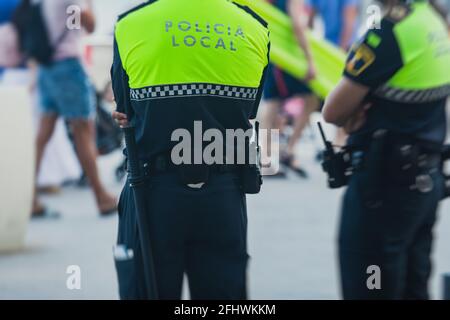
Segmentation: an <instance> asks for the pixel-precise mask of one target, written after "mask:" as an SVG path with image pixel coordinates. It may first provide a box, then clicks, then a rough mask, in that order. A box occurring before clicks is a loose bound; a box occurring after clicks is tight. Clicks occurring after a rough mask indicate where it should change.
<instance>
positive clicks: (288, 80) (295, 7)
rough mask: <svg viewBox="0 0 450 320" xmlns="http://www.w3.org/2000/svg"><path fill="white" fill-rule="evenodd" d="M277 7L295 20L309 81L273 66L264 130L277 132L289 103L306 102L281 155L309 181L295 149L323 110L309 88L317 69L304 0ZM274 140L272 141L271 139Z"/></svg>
mask: <svg viewBox="0 0 450 320" xmlns="http://www.w3.org/2000/svg"><path fill="white" fill-rule="evenodd" d="M270 2H272V4H273V5H274V6H276V7H277V8H279V9H280V10H282V11H283V12H285V13H287V14H288V15H289V17H290V18H291V20H292V23H293V26H294V33H295V36H296V39H297V41H298V44H299V46H300V47H301V49H302V50H303V52H304V54H305V57H306V61H307V67H308V69H307V73H306V75H305V79H303V80H298V79H296V78H294V77H292V76H291V75H289V74H288V73H286V72H284V71H282V70H281V69H279V68H278V67H276V66H275V65H270V66H269V69H268V73H267V81H266V85H265V87H264V99H265V104H264V106H265V110H264V115H263V119H262V123H261V125H262V127H263V128H265V129H274V128H276V122H277V119H278V116H279V113H280V110H281V108H282V106H283V105H284V104H285V103H286V101H287V100H288V99H291V98H294V99H295V98H297V99H298V98H301V99H302V100H303V101H304V107H303V111H302V112H301V113H300V114H299V115H298V117H296V119H295V121H294V125H293V127H294V129H293V132H292V135H290V137H289V141H288V143H287V146H286V149H285V150H282V151H281V163H282V164H283V165H284V166H285V167H288V168H290V169H292V170H294V171H295V172H296V173H297V174H298V175H299V176H300V177H302V178H306V177H307V176H308V175H307V172H306V171H305V170H304V169H303V168H302V167H301V166H300V165H299V163H298V160H297V159H296V156H295V147H296V146H297V143H298V141H299V139H300V137H301V135H302V132H303V130H304V129H305V127H306V125H307V124H308V122H309V117H310V115H311V114H312V113H313V112H314V111H318V109H319V100H318V98H317V97H316V96H315V95H314V94H313V92H312V91H311V89H310V88H309V87H308V81H311V80H313V79H314V78H315V77H316V67H315V65H314V61H313V57H312V54H311V49H310V46H309V43H308V41H307V39H306V34H305V30H306V26H305V25H304V24H303V19H302V17H303V16H304V14H303V11H304V3H303V0H273V1H270ZM269 140H270V139H269ZM265 145H266V146H267V148H268V150H267V152H265V154H267V155H269V154H270V153H271V150H270V149H271V147H272V146H271V144H270V143H265ZM265 173H266V174H267V175H268V176H281V177H284V176H285V172H284V171H282V170H280V171H279V172H277V173H275V172H267V171H266V172H265Z"/></svg>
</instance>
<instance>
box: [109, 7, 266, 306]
mask: <svg viewBox="0 0 450 320" xmlns="http://www.w3.org/2000/svg"><path fill="white" fill-rule="evenodd" d="M268 56H269V37H268V29H267V24H266V22H265V21H264V20H262V19H261V18H260V17H259V16H258V15H256V14H255V13H254V12H252V11H251V10H250V9H248V8H247V7H242V6H239V5H237V4H235V3H233V2H231V1H227V0H189V1H186V0H157V1H155V0H153V1H148V2H146V3H144V4H143V5H141V6H139V7H137V8H135V9H133V10H131V11H130V12H127V13H126V14H124V15H122V16H121V17H120V18H119V21H118V23H117V25H116V30H115V52H114V64H113V68H112V80H113V88H114V94H115V98H116V102H117V112H115V113H114V117H115V119H116V120H117V121H118V122H119V123H120V124H121V125H123V126H126V125H128V124H130V123H131V124H133V125H134V126H135V128H136V134H135V138H136V142H137V148H138V150H139V158H140V162H141V165H142V170H143V171H144V172H145V175H146V177H147V179H146V183H147V190H148V191H147V199H146V201H147V208H148V212H147V213H146V214H147V216H148V218H149V225H148V226H146V227H148V229H149V233H150V237H151V245H152V248H151V249H152V253H153V259H154V274H155V279H156V287H157V291H158V298H159V299H180V298H181V292H182V282H183V276H184V274H186V275H187V278H188V280H189V287H190V297H191V298H192V299H245V298H246V267H247V260H248V255H247V243H246V241H247V240H246V238H247V212H246V200H245V192H246V186H245V185H244V183H245V181H244V180H245V179H244V178H245V177H244V178H243V172H246V170H247V169H248V168H247V167H248V166H247V164H248V163H247V162H245V164H243V163H242V162H235V161H234V160H235V158H237V157H238V156H239V155H238V154H239V152H241V151H242V150H241V149H239V148H240V147H242V146H241V145H240V144H239V143H237V142H236V143H235V141H234V140H233V141H231V142H229V141H228V140H227V143H225V140H226V139H225V134H226V133H228V132H229V131H230V130H231V131H236V132H238V131H239V132H248V131H249V130H250V131H251V129H252V125H251V123H250V121H249V120H250V119H254V118H255V116H256V113H257V110H258V105H259V102H260V99H261V95H262V89H261V88H262V84H263V82H264V75H265V70H266V67H267V65H268ZM208 130H209V132H210V133H211V132H213V133H214V132H215V133H216V134H210V136H209V137H208V134H207V132H208ZM211 130H215V131H211ZM217 132H218V133H222V134H224V137H223V139H222V138H220V137H218V136H217ZM198 134H200V139H202V140H200V148H199V146H198V141H197V140H195V141H194V139H198V136H197V135H198ZM187 136H190V137H191V138H192V141H189V143H187V144H184V143H183V144H182V145H184V146H188V147H186V148H180V143H181V142H186V141H184V140H185V139H188V138H187ZM194 136H195V137H194ZM180 137H183V141H181V139H180ZM227 137H228V136H227ZM208 142H215V143H219V145H220V143H222V142H224V143H223V144H225V147H224V149H226V150H224V157H223V158H225V155H229V154H230V153H229V151H230V150H228V148H232V149H234V150H232V151H233V152H234V153H233V152H232V153H231V154H235V156H234V157H233V156H231V158H232V159H231V160H230V157H227V158H226V159H223V158H221V156H217V155H218V154H221V153H222V151H221V150H220V149H221V148H222V147H218V149H215V152H212V154H213V156H214V157H215V158H214V159H216V160H217V161H215V162H213V163H211V161H207V159H204V158H202V155H203V152H205V153H206V149H207V148H211V145H210V144H208ZM247 142H248V141H247ZM191 143H192V145H191ZM175 149H177V150H178V151H180V150H182V151H181V152H178V153H177V152H175V151H176V150H175ZM238 149H239V150H238ZM244 149H245V150H247V151H248V150H249V148H248V145H247V144H246V145H245V148H244ZM199 152H200V153H199ZM225 152H226V153H225ZM199 155H200V159H199V157H198V156H199ZM177 156H178V158H177ZM179 158H181V159H182V160H183V161H181V162H180V161H179V160H180V159H179ZM248 158H249V157H248ZM246 159H247V158H246ZM199 160H200V162H199ZM222 160H223V161H222ZM244 167H245V168H244ZM252 168H254V166H252ZM247 182H248V181H247ZM135 211H136V208H135V204H134V202H133V200H132V194H131V190H130V186H129V185H128V184H127V185H126V186H125V187H124V190H123V192H122V194H121V197H120V203H119V217H120V218H119V219H120V220H119V235H118V246H117V248H116V251H115V257H116V268H117V273H118V278H119V287H120V296H121V298H122V299H141V298H145V289H144V288H143V287H142V286H143V283H144V280H143V278H144V275H143V273H144V272H143V270H142V268H143V266H142V254H141V252H140V250H139V246H140V244H139V237H138V236H137V232H136V231H137V227H136V224H137V221H136V212H135ZM144 254H145V253H144Z"/></svg>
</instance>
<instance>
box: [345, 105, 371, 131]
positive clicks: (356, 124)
mask: <svg viewBox="0 0 450 320" xmlns="http://www.w3.org/2000/svg"><path fill="white" fill-rule="evenodd" d="M371 107H372V104H370V103H367V104H365V105H364V106H363V107H362V108H360V109H359V110H358V112H357V113H356V114H355V115H354V116H352V117H351V118H350V119H348V120H347V122H346V123H345V125H344V127H343V128H344V131H345V132H346V133H347V134H350V133H353V132H355V131H358V130H359V129H361V128H362V126H363V125H364V124H365V123H366V120H367V111H369V109H370V108H371Z"/></svg>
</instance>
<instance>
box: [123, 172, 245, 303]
mask: <svg viewBox="0 0 450 320" xmlns="http://www.w3.org/2000/svg"><path fill="white" fill-rule="evenodd" d="M147 189H148V198H147V206H148V208H149V210H148V212H147V214H148V215H149V221H150V225H149V226H148V227H149V228H150V236H151V241H152V247H153V258H154V260H155V273H156V282H157V288H158V291H159V292H158V294H159V298H160V299H163V300H165V299H170V300H178V299H180V298H181V292H182V282H183V276H184V274H186V275H187V278H188V281H189V288H190V298H191V299H196V300H197V299H202V300H203V299H227V300H233V299H246V295H247V294H246V271H247V270H246V269H247V261H248V255H247V212H246V200H245V194H243V192H242V191H241V188H240V186H239V179H238V176H237V175H236V174H234V173H213V174H211V176H210V178H209V181H208V183H207V184H206V185H205V186H204V187H203V188H201V189H192V188H189V187H188V186H185V185H182V184H181V183H180V181H179V179H178V177H177V175H176V174H175V173H162V174H158V175H155V176H153V177H150V178H149V179H148V183H147ZM137 228H138V227H137V222H136V210H135V205H134V202H133V194H132V189H131V188H130V187H129V185H128V183H127V184H126V185H125V187H124V189H123V191H122V194H121V197H120V203H119V234H118V241H117V243H118V245H121V246H125V247H126V248H127V250H129V249H131V250H132V252H133V257H132V258H131V259H128V260H123V259H122V260H121V261H118V260H117V259H116V269H117V274H118V280H119V291H120V297H121V299H142V298H144V288H143V284H144V274H143V265H142V255H141V250H140V246H139V235H138V232H137Z"/></svg>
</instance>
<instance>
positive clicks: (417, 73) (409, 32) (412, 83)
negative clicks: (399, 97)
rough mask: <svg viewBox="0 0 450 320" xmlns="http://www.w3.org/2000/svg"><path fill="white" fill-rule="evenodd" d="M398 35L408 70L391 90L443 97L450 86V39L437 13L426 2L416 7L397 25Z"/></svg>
mask: <svg viewBox="0 0 450 320" xmlns="http://www.w3.org/2000/svg"><path fill="white" fill-rule="evenodd" d="M394 33H395V36H396V39H397V42H398V45H399V47H400V50H401V54H402V59H403V63H404V66H403V68H402V69H400V70H399V71H398V72H397V73H396V74H395V75H394V77H393V78H392V79H390V81H389V82H388V86H390V87H392V88H395V89H401V90H416V91H417V94H419V93H420V92H424V90H434V92H431V93H430V94H433V93H434V94H435V95H436V96H438V95H439V93H440V92H441V93H442V94H443V93H444V90H443V89H444V88H445V87H446V86H450V63H449V61H450V38H449V36H448V30H447V27H446V25H445V23H444V21H443V20H442V19H441V17H440V16H439V15H438V14H437V12H436V11H435V10H434V9H433V8H432V7H431V6H430V5H429V4H428V2H426V1H423V2H417V3H414V4H413V5H412V13H411V14H410V15H409V16H408V17H406V18H405V19H404V20H402V21H400V22H399V23H397V24H396V26H395V27H394ZM440 89H442V90H440ZM447 92H448V93H450V90H447ZM423 95H425V94H423Z"/></svg>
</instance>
